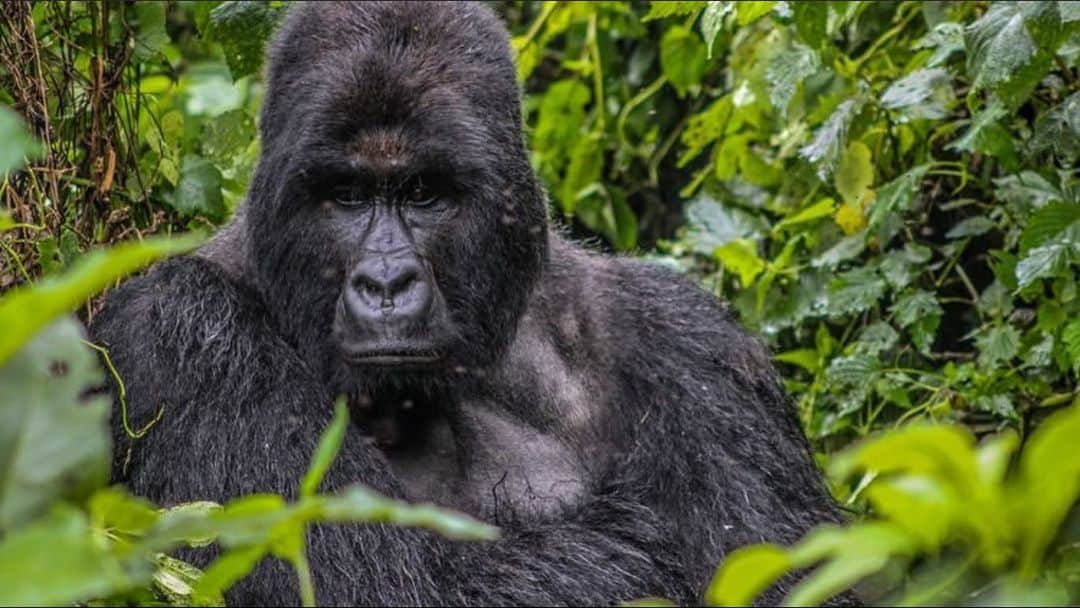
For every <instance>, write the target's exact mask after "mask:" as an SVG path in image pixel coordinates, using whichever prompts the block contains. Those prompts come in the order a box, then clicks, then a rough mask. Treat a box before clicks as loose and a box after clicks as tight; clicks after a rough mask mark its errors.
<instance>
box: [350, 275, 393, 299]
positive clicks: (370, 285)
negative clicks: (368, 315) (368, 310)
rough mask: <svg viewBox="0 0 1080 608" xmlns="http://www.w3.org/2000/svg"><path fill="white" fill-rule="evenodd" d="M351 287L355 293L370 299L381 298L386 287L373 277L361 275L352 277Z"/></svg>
mask: <svg viewBox="0 0 1080 608" xmlns="http://www.w3.org/2000/svg"><path fill="white" fill-rule="evenodd" d="M352 287H353V289H355V290H356V291H357V292H359V293H361V294H363V295H365V296H372V297H382V296H383V295H385V293H386V291H387V289H386V285H384V284H383V283H382V282H380V281H379V280H377V279H375V278H374V277H371V276H369V275H366V274H363V273H361V274H358V275H356V276H355V277H353V281H352Z"/></svg>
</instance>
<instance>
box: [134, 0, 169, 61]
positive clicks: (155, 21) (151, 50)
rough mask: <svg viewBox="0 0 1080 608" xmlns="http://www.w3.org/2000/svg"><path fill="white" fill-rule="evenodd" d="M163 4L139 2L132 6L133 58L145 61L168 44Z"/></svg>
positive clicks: (165, 7)
mask: <svg viewBox="0 0 1080 608" xmlns="http://www.w3.org/2000/svg"><path fill="white" fill-rule="evenodd" d="M167 8H168V4H167V3H165V2H141V3H139V4H135V5H134V9H135V19H136V22H137V23H136V26H135V27H136V29H135V58H136V59H138V60H140V61H147V60H149V59H151V58H152V57H154V56H155V55H157V54H158V53H160V52H161V50H162V48H164V47H165V45H166V44H169V34H168V32H166V31H165V11H166V9H167Z"/></svg>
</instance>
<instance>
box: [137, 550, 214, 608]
mask: <svg viewBox="0 0 1080 608" xmlns="http://www.w3.org/2000/svg"><path fill="white" fill-rule="evenodd" d="M154 565H155V566H156V569H155V570H154V578H153V580H152V582H151V584H152V585H153V590H154V593H155V595H160V596H163V597H164V598H165V601H166V602H167V603H168V604H169V605H172V606H192V605H195V604H196V602H195V597H194V595H195V585H196V584H198V582H199V579H200V578H202V574H203V573H202V570H199V569H198V568H196V567H195V566H192V565H191V564H188V563H187V562H183V561H180V560H178V559H176V558H172V557H169V556H168V555H165V554H162V553H159V554H157V555H156V556H154ZM201 603H202V605H207V606H224V605H225V600H224V599H223V598H221V597H220V596H219V597H211V598H203V601H202V602H201Z"/></svg>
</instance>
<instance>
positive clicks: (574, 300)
mask: <svg viewBox="0 0 1080 608" xmlns="http://www.w3.org/2000/svg"><path fill="white" fill-rule="evenodd" d="M270 55H271V56H270V64H269V71H268V79H269V85H268V86H269V89H268V94H267V100H266V104H265V106H264V108H263V114H262V119H261V129H262V142H263V155H262V158H261V160H260V163H259V167H258V169H257V171H256V174H255V176H254V179H253V185H252V189H251V192H250V194H249V197H248V202H247V203H246V206H245V208H244V209H242V210H241V212H240V213H239V214H238V215H237V218H236V219H235V220H234V221H233V223H232V224H230V225H229V226H228V227H226V228H225V229H224V230H223V231H222V232H221V233H220V234H219V235H218V236H217V237H216V238H215V240H214V241H212V242H211V243H210V244H208V245H207V246H206V247H204V249H203V250H201V251H200V252H199V253H198V254H197V255H195V256H189V257H186V258H180V259H175V260H171V261H168V262H164V263H161V264H158V265H157V266H156V267H155V268H153V269H152V270H151V271H150V272H149V273H147V274H146V275H145V276H142V277H138V278H133V279H131V280H129V281H127V282H126V283H124V284H123V285H122V286H121V287H120V288H119V289H117V290H115V291H114V292H112V293H111V294H110V295H109V297H108V300H107V304H106V306H105V308H104V310H103V311H102V312H101V313H100V314H99V315H98V316H97V318H96V319H95V321H94V323H93V326H92V333H93V335H94V336H95V338H96V339H97V340H98V341H100V342H102V343H104V344H105V345H106V346H107V347H108V348H109V351H110V353H111V356H112V358H113V360H114V362H115V364H116V366H117V368H118V369H119V371H120V373H121V375H122V377H123V378H124V379H125V381H126V383H127V389H128V402H129V409H130V412H131V424H132V426H139V425H141V424H144V423H145V422H146V421H147V420H149V419H151V418H153V416H154V415H155V413H156V412H157V411H158V409H159V408H164V414H163V416H162V418H161V420H160V421H159V422H158V423H157V424H156V425H155V426H153V427H152V428H151V429H150V431H149V432H148V433H147V434H146V436H145V437H143V438H141V439H131V438H129V437H128V436H127V435H125V434H124V433H123V432H121V431H119V430H118V431H117V433H116V437H117V462H116V465H115V478H116V479H117V480H118V481H122V482H124V483H127V484H128V485H129V486H130V487H131V488H132V489H133V490H134V491H135V492H137V493H139V494H140V495H144V496H147V497H149V498H151V499H153V500H156V501H159V502H161V503H164V504H171V503H176V502H181V501H188V500H195V499H210V500H219V501H224V500H228V499H230V498H234V497H237V496H240V495H243V494H246V493H251V492H277V493H281V494H284V495H286V496H290V495H295V492H296V487H297V484H298V481H299V479H300V478H301V476H302V475H303V472H304V470H305V468H306V466H307V463H308V460H309V458H310V456H311V454H312V452H313V449H314V447H315V444H316V442H317V440H318V437H319V434H320V432H321V430H322V429H323V428H324V427H325V426H326V425H327V424H328V422H329V420H330V416H331V413H332V398H333V396H334V395H335V394H339V393H345V394H348V395H350V396H351V397H352V402H353V405H354V411H355V412H356V423H355V424H353V425H352V426H351V427H350V429H349V433H348V435H347V437H346V440H345V445H344V448H343V450H342V452H341V455H340V456H339V458H338V460H337V461H336V463H335V464H334V466H333V467H332V468H331V470H330V472H329V474H328V477H327V480H326V482H325V483H324V486H323V491H328V492H329V491H333V490H335V489H338V488H341V487H344V486H346V485H348V484H351V483H355V482H362V483H365V484H368V485H369V486H372V487H374V488H375V489H377V490H379V491H381V492H384V493H386V494H389V495H392V496H398V497H403V498H408V499H424V500H433V501H436V502H440V503H442V504H445V505H448V506H452V507H456V508H459V509H463V510H466V511H468V512H471V513H472V514H474V515H475V516H477V517H482V518H485V519H488V520H490V521H494V522H497V523H498V524H499V525H501V526H502V527H503V529H504V537H503V539H502V540H499V541H497V542H493V543H460V542H451V541H446V540H444V539H441V538H439V537H436V536H435V535H433V534H430V533H427V532H421V531H416V530H408V529H400V528H392V527H384V526H360V525H354V526H344V525H342V526H325V527H319V528H317V529H315V530H313V531H312V532H311V536H310V560H311V566H312V570H313V573H314V576H315V585H316V589H317V592H318V599H319V601H320V603H324V604H373V605H379V604H391V605H394V604H473V605H475V604H489V605H490V604H592V605H596V604H611V603H614V602H618V601H622V600H631V599H635V598H641V597H645V596H665V597H669V598H672V599H675V600H677V601H680V602H684V603H696V602H698V601H699V598H700V594H701V593H702V591H703V588H704V585H705V584H706V583H707V582H708V580H709V578H710V576H711V574H712V572H713V571H714V568H715V567H716V565H717V564H718V563H719V562H720V560H721V559H722V558H723V556H724V555H725V554H726V553H728V552H729V551H731V550H732V549H734V548H737V547H739V546H742V545H745V544H747V543H754V542H760V541H773V542H781V543H786V542H791V541H794V540H796V539H797V538H799V537H800V536H801V535H802V534H803V533H804V532H806V530H807V529H808V528H809V527H811V526H813V525H815V524H817V523H820V522H822V521H828V520H833V519H834V518H835V513H834V509H833V505H832V503H831V501H830V498H829V496H828V494H827V492H826V491H825V490H824V488H823V486H822V484H821V482H820V480H819V476H818V472H817V471H816V469H815V467H814V464H813V462H812V460H811V458H810V455H809V452H808V449H807V445H806V441H805V438H804V437H803V435H802V432H801V431H800V429H799V427H798V424H797V421H796V418H795V416H794V414H793V412H792V411H791V408H790V406H789V403H788V401H787V399H786V398H785V396H784V394H783V392H782V391H781V388H780V385H779V383H778V379H777V377H776V374H775V371H774V369H773V367H772V365H771V364H770V361H769V357H768V355H767V353H766V351H765V350H764V348H763V347H762V345H761V344H760V343H759V341H758V340H756V339H754V338H752V337H750V336H748V335H747V334H745V333H744V332H743V331H742V330H741V329H740V328H739V327H738V326H737V325H736V323H735V322H734V321H733V320H732V318H731V317H730V315H729V314H728V313H727V312H726V311H725V310H724V308H723V307H722V306H721V304H720V303H719V302H717V301H716V300H715V299H714V298H712V297H711V296H709V295H707V294H705V293H703V292H702V291H700V290H698V289H697V288H695V287H694V286H692V285H691V284H689V283H688V282H687V281H685V280H683V279H682V278H680V277H678V276H675V275H673V274H672V273H670V272H668V271H666V270H663V269H661V268H658V267H654V266H650V265H647V264H644V263H641V262H637V261H633V260H629V259H622V258H614V257H605V256H600V255H596V254H593V253H589V252H587V251H585V250H583V249H581V248H579V247H578V246H576V245H574V244H572V243H570V242H568V241H567V240H565V239H563V238H562V237H561V236H560V235H558V234H557V233H553V232H549V230H548V227H547V223H546V202H545V198H544V195H543V193H542V191H541V189H540V188H539V186H538V185H537V181H536V178H535V176H534V175H533V172H532V170H531V168H530V166H529V162H528V156H527V153H526V149H525V147H524V145H523V141H522V135H521V128H520V123H521V116H520V109H519V100H518V95H519V92H518V88H517V85H516V82H515V78H514V68H513V64H512V61H511V59H510V53H509V49H508V44H507V39H506V33H505V31H504V29H503V26H502V25H501V24H500V23H499V22H498V20H497V19H496V18H495V17H494V16H493V14H492V13H491V12H490V11H489V10H487V9H486V8H485V7H483V6H480V5H462V4H457V3H449V4H433V3H401V4H396V3H375V2H372V3H359V4H338V3H317V4H312V5H304V6H299V7H296V8H293V9H292V10H291V14H290V16H289V17H288V20H287V22H286V24H285V25H284V27H283V31H282V32H281V33H280V34H279V36H278V37H277V39H276V42H275V43H274V45H273V49H272V51H271V54H270ZM402 148H404V149H402ZM396 154H400V155H401V156H402V157H403V158H407V159H409V162H423V163H427V164H429V165H430V164H434V165H435V166H437V167H439V168H440V170H444V171H447V172H451V173H452V174H453V175H454V179H455V184H456V186H455V187H456V188H457V189H458V192H459V194H458V196H457V198H456V200H455V203H454V204H455V205H457V207H455V209H457V210H456V211H455V212H454V213H453V214H452V215H449V214H448V215H447V216H446V219H445V220H444V221H441V222H440V223H439V224H438V225H437V226H436V227H435V228H434V229H432V231H429V233H428V234H427V236H426V237H425V239H426V240H424V241H422V242H421V241H418V244H417V245H416V247H418V250H419V251H420V252H421V254H422V256H423V257H424V259H425V260H426V262H427V263H429V264H430V267H431V272H432V273H433V275H434V279H435V281H436V283H437V284H438V286H439V289H441V294H442V297H443V299H444V300H445V312H446V314H447V315H448V316H447V319H446V320H445V322H444V329H446V331H448V332H450V334H452V335H453V336H454V342H453V347H452V348H451V349H450V351H449V352H448V353H447V356H446V359H445V361H444V363H443V364H442V365H441V366H439V367H437V368H435V369H421V370H398V371H395V370H394V369H358V368H356V367H350V366H349V365H346V364H344V363H342V361H341V360H340V359H341V357H340V356H339V355H338V354H337V352H338V351H337V350H335V347H334V345H333V339H332V337H331V336H332V335H333V332H334V328H333V321H334V318H335V314H336V313H335V307H336V306H337V305H338V302H339V297H340V292H341V289H342V276H343V274H347V272H348V264H350V263H352V262H354V261H355V259H356V256H357V255H360V254H357V253H356V251H357V250H358V249H360V247H359V245H358V243H359V241H358V240H356V239H358V238H359V237H357V236H356V234H355V233H354V232H353V231H352V230H351V229H350V228H348V226H351V225H352V224H349V223H348V222H342V221H336V220H334V218H335V217H338V216H336V215H334V214H335V213H338V212H337V211H328V210H327V206H326V204H324V203H323V202H322V200H323V199H324V198H325V192H323V190H322V188H323V187H324V185H325V184H326V183H328V182H332V180H334V179H335V175H336V174H337V173H339V172H341V171H346V172H347V171H348V168H349V166H350V165H349V161H350V160H351V159H354V158H356V157H357V156H360V157H364V158H362V159H361V160H365V161H375V162H380V161H381V160H384V159H386V158H396V157H395V155H396ZM332 220H333V221H332ZM114 426H116V427H117V428H118V429H119V426H120V425H119V423H118V422H117V424H115V425H114ZM380 429H383V430H382V431H380ZM387 429H388V430H387ZM372 435H374V436H375V437H376V439H377V440H378V445H377V444H376V443H375V442H373V441H371V440H370V437H371V436H372ZM193 559H196V560H197V561H200V562H203V561H205V559H206V556H195V557H194V558H193ZM780 592H781V590H780V589H774V590H773V591H771V592H770V594H769V595H767V597H766V600H768V601H775V600H777V599H778V598H779V597H780V596H779V595H778V593H780ZM297 597H298V596H297V592H296V584H295V581H294V577H293V576H292V575H291V574H290V573H289V571H288V569H287V567H286V566H284V565H283V564H281V563H278V562H268V563H264V564H262V565H261V566H260V567H259V568H258V569H257V570H256V572H255V573H254V575H253V576H251V577H249V578H248V579H246V580H244V581H242V582H241V583H240V584H239V585H238V586H237V587H236V588H235V589H234V590H233V591H232V592H231V594H230V596H229V600H230V601H231V602H234V603H241V604H252V603H256V604H288V603H294V602H296V600H297Z"/></svg>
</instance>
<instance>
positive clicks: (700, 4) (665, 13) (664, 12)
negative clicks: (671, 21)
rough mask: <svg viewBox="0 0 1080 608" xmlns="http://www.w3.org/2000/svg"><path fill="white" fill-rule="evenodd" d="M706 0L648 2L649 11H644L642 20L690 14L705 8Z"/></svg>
mask: <svg viewBox="0 0 1080 608" xmlns="http://www.w3.org/2000/svg"><path fill="white" fill-rule="evenodd" d="M706 4H707V2H705V1H704V0H700V1H689V2H688V1H683V0H671V1H669V0H663V1H660V2H658V1H656V0H654V1H653V2H650V3H649V12H648V13H645V16H644V17H642V18H641V20H642V21H652V20H654V19H663V18H665V17H681V16H683V15H692V14H694V13H695V12H697V11H699V10H701V9H703V8H705V5H706Z"/></svg>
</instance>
